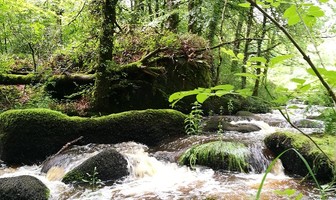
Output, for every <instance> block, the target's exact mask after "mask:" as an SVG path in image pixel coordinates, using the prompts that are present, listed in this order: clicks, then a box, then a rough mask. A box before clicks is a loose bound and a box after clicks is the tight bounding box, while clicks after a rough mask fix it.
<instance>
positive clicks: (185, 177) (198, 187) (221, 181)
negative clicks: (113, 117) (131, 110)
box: [0, 105, 336, 200]
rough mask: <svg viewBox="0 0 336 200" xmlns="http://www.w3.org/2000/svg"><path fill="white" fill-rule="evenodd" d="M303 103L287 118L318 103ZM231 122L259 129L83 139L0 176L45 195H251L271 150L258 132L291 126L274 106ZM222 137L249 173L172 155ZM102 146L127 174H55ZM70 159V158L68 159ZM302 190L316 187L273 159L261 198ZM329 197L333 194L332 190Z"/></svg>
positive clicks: (56, 199) (135, 199) (104, 199)
mask: <svg viewBox="0 0 336 200" xmlns="http://www.w3.org/2000/svg"><path fill="white" fill-rule="evenodd" d="M304 110H306V107H304V106H302V105H298V106H296V107H295V108H291V109H288V111H289V114H290V116H291V118H292V119H295V121H297V120H301V119H307V117H308V118H313V116H315V115H318V113H319V110H320V109H319V108H318V107H316V108H314V107H313V108H312V109H310V111H309V112H304ZM314 122H316V126H314V127H313V128H311V127H310V128H303V129H304V131H305V132H306V133H312V132H321V131H323V123H322V122H319V121H316V120H314ZM231 123H233V124H238V125H239V123H244V124H249V123H251V124H254V125H257V126H258V127H260V128H261V130H260V131H254V132H250V133H240V132H235V131H226V132H224V133H223V134H221V135H219V134H217V133H207V134H204V135H199V136H185V137H182V138H175V139H171V140H170V141H165V142H164V143H162V144H161V145H160V146H157V147H155V148H148V147H147V146H146V145H143V144H139V143H135V142H125V143H120V144H114V145H106V144H104V145H102V144H88V145H86V146H75V145H74V146H73V147H72V148H71V152H72V153H70V154H68V155H69V156H68V157H67V158H64V159H62V160H60V161H59V163H58V165H57V166H58V167H53V168H51V169H50V170H49V171H48V173H41V168H42V166H41V165H34V166H21V167H18V168H9V167H6V166H5V165H3V166H2V167H1V168H0V178H3V177H11V176H18V175H32V176H34V177H37V178H38V179H40V180H41V181H42V182H43V183H44V184H46V186H47V187H48V188H49V189H50V192H51V193H50V199H51V200H66V199H71V200H75V199H78V200H110V199H129V200H140V199H146V200H151V199H153V200H158V199H162V200H166V199H167V200H179V199H209V200H210V199H230V200H235V199H237V200H238V199H243V200H245V199H246V200H248V199H254V198H255V196H256V194H257V191H258V187H259V185H260V183H261V180H262V177H263V175H264V172H265V170H266V168H267V166H268V165H269V163H270V162H271V159H272V156H271V155H270V153H269V152H268V151H267V149H266V148H265V146H264V144H263V138H264V137H265V136H267V135H268V134H271V133H274V132H275V131H278V130H290V131H294V129H292V128H291V127H290V126H289V124H288V123H287V122H286V121H285V120H284V119H283V117H282V116H281V115H280V113H279V112H278V111H273V112H272V113H267V114H257V115H255V117H253V118H250V117H238V116H237V117H234V118H233V120H232V122H231ZM214 140H224V141H239V142H242V143H244V144H246V145H247V146H248V148H249V150H250V151H251V154H252V155H253V157H252V159H251V161H250V164H251V166H252V168H251V170H250V172H249V173H238V172H230V171H221V170H212V169H210V168H207V167H203V166H196V167H195V169H190V168H189V167H186V166H180V165H178V164H177V159H178V157H179V156H180V155H181V153H182V152H184V151H185V150H186V149H187V148H189V147H191V146H192V145H194V144H201V143H205V142H207V141H214ZM107 147H114V148H115V149H117V151H119V152H120V153H122V154H123V155H124V156H125V157H126V159H127V161H128V168H129V172H130V175H129V176H127V177H125V178H124V179H122V180H120V181H118V182H117V183H114V184H113V185H106V186H103V185H102V186H101V187H99V188H98V189H96V190H92V189H89V188H82V187H73V186H71V185H66V184H64V183H62V182H61V181H60V180H61V179H62V177H63V175H64V174H65V173H66V172H67V171H69V170H71V169H73V168H74V167H75V166H77V165H78V164H79V163H81V162H83V161H84V160H85V159H87V158H89V157H92V156H93V155H96V154H98V153H99V152H101V151H102V150H103V149H105V148H107ZM70 161H71V162H70ZM286 189H293V190H295V193H294V195H293V196H291V197H289V196H286V195H285V194H280V193H281V191H284V190H286ZM301 194H302V199H319V191H318V190H316V189H314V187H313V186H312V185H311V184H309V183H306V182H302V178H300V177H297V178H295V177H289V176H287V175H285V173H284V170H283V167H282V164H281V162H280V161H279V162H277V163H276V165H275V167H274V168H273V169H272V171H271V173H270V174H268V175H267V179H266V182H265V183H264V186H263V190H262V195H261V199H295V197H298V196H299V195H301ZM329 199H336V196H335V194H334V195H332V194H331V195H330V197H329Z"/></svg>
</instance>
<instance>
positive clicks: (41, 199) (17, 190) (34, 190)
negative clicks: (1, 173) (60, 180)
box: [0, 175, 50, 200]
mask: <svg viewBox="0 0 336 200" xmlns="http://www.w3.org/2000/svg"><path fill="white" fill-rule="evenodd" d="M49 195H50V190H49V189H48V188H47V186H45V185H44V184H43V183H42V182H41V181H40V180H38V179H37V178H35V177H33V176H26V175H24V176H17V177H9V178H0V197H1V199H8V200H10V199H12V200H15V199H18V200H29V199H35V200H47V199H49Z"/></svg>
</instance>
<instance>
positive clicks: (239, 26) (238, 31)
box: [231, 14, 244, 72]
mask: <svg viewBox="0 0 336 200" xmlns="http://www.w3.org/2000/svg"><path fill="white" fill-rule="evenodd" d="M243 23H244V16H243V14H240V15H239V19H238V24H237V27H236V32H235V39H234V40H235V42H234V43H233V53H234V54H237V53H239V51H240V44H241V40H240V39H241V33H242V29H243ZM237 71H238V62H237V61H236V60H234V61H232V63H231V72H237Z"/></svg>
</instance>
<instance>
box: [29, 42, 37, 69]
mask: <svg viewBox="0 0 336 200" xmlns="http://www.w3.org/2000/svg"><path fill="white" fill-rule="evenodd" d="M28 46H29V48H30V51H31V54H32V57H33V64H34V72H36V67H37V65H36V60H35V51H34V48H33V46H32V44H31V43H30V42H29V43H28Z"/></svg>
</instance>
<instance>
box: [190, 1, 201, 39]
mask: <svg viewBox="0 0 336 200" xmlns="http://www.w3.org/2000/svg"><path fill="white" fill-rule="evenodd" d="M201 3H202V2H201V1H200V0H190V1H188V13H189V14H188V32H190V33H192V34H197V35H201V29H200V28H199V24H198V18H199V15H200V14H201Z"/></svg>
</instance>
